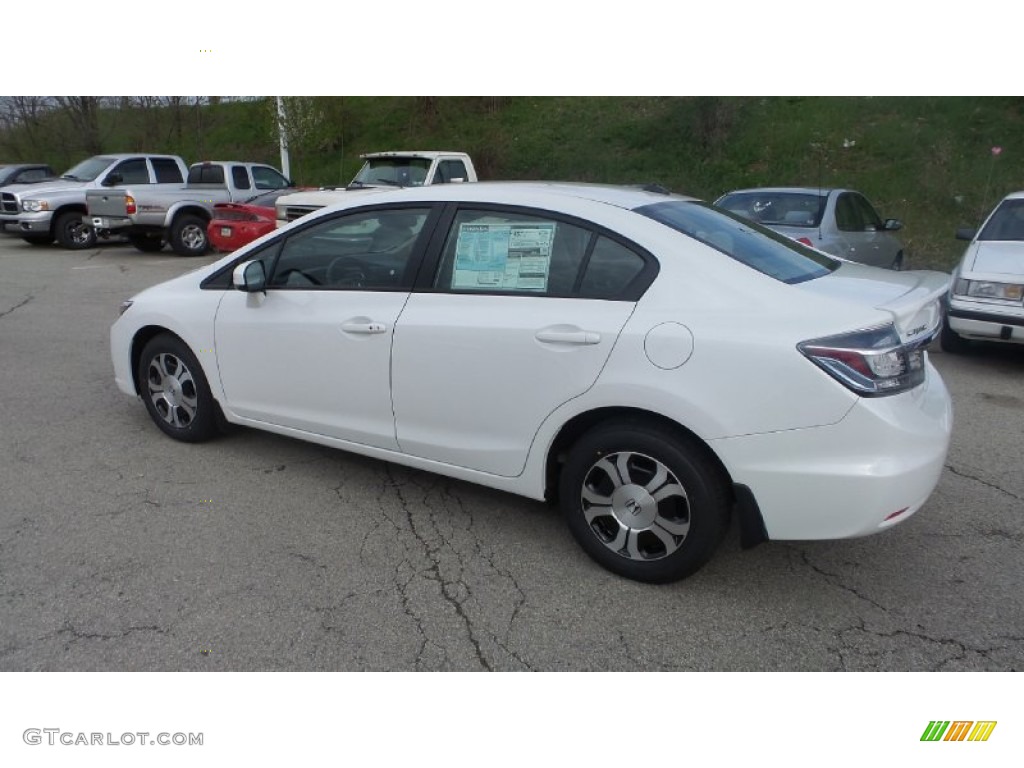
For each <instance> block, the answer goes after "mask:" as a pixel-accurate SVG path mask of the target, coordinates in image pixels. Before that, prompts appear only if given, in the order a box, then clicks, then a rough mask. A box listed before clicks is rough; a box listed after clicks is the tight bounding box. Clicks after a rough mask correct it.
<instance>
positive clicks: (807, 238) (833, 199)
mask: <svg viewBox="0 0 1024 768" xmlns="http://www.w3.org/2000/svg"><path fill="white" fill-rule="evenodd" d="M715 205H717V206H718V207H720V208H724V209H725V210H726V211H729V212H731V213H735V214H738V215H739V216H742V217H744V218H746V219H750V220H751V221H754V222H757V223H758V224H761V225H762V226H765V227H768V228H769V229H773V230H775V231H776V232H779V233H781V234H783V235H786V236H788V237H792V238H793V239H794V240H798V241H799V242H801V243H803V244H804V245H808V246H810V247H812V248H817V249H818V250H819V251H824V252H825V253H829V254H832V255H833V256H838V257H840V258H842V259H848V260H849V261H857V262H860V263H861V264H870V265H871V266H875V267H887V268H889V269H902V268H903V262H904V257H903V243H901V242H900V240H899V239H898V238H897V237H896V236H895V235H894V234H893V233H894V232H896V231H897V230H899V229H901V228H902V227H903V223H902V222H900V221H899V220H898V219H884V220H883V219H882V217H881V216H879V215H878V212H877V211H875V208H874V206H873V205H871V203H870V202H868V199H867V198H866V197H864V195H862V194H861V193H860V192H855V191H854V190H852V189H818V188H816V187H771V188H763V189H741V190H737V191H735V192H728V193H726V194H725V195H723V196H722V197H720V198H718V200H717V201H715Z"/></svg>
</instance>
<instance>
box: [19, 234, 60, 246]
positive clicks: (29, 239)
mask: <svg viewBox="0 0 1024 768" xmlns="http://www.w3.org/2000/svg"><path fill="white" fill-rule="evenodd" d="M21 239H22V240H24V241H25V242H26V243H28V244H29V245H50V244H51V243H53V238H52V237H50V236H49V235H22V237H21Z"/></svg>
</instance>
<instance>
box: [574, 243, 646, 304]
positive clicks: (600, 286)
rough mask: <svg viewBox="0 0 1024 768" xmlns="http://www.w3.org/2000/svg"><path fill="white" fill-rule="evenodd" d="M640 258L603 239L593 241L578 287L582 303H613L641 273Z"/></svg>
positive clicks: (628, 250) (619, 245)
mask: <svg viewBox="0 0 1024 768" xmlns="http://www.w3.org/2000/svg"><path fill="white" fill-rule="evenodd" d="M644 264H645V262H644V259H643V257H642V256H640V255H639V254H637V253H636V252H634V251H633V250H631V249H629V248H627V247H626V246H624V245H621V244H620V243H617V242H615V241H614V240H611V239H609V238H607V237H599V238H597V243H596V244H595V245H594V250H593V252H592V253H591V254H590V261H588V262H587V270H586V272H584V273H583V282H582V283H581V284H580V296H582V297H583V298H586V299H614V298H617V297H618V296H621V295H622V294H623V293H625V292H626V289H627V287H628V286H629V284H630V283H632V282H633V280H635V279H636V277H637V276H638V275H639V274H640V273H641V272H643V270H644Z"/></svg>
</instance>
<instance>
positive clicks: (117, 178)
mask: <svg viewBox="0 0 1024 768" xmlns="http://www.w3.org/2000/svg"><path fill="white" fill-rule="evenodd" d="M122 181H124V177H123V176H122V175H121V174H120V173H116V172H115V173H108V174H107V177H106V178H105V179H103V186H104V187H112V186H114V185H115V184H120V183H121V182H122Z"/></svg>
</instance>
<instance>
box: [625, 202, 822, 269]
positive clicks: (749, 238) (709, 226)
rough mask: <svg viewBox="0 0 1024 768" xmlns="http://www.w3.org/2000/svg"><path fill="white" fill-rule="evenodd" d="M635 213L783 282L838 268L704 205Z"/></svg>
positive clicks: (656, 205)
mask: <svg viewBox="0 0 1024 768" xmlns="http://www.w3.org/2000/svg"><path fill="white" fill-rule="evenodd" d="M636 212H637V213H640V214H642V215H644V216H647V217H648V218H651V219H654V220H655V221H658V222H661V223H662V224H664V225H666V226H668V227H671V228H672V229H674V230H676V231H677V232H681V233H683V234H684V235H687V236H688V237H692V238H693V239H695V240H699V241H700V242H702V243H704V244H705V245H710V246H711V247H712V248H714V249H715V250H718V251H721V252H722V253H724V254H725V255H726V256H729V257H730V258H733V259H736V261H739V262H740V263H742V264H745V265H747V266H748V267H750V268H751V269H756V270H757V271H758V272H761V273H762V274H765V275H768V276H769V277H773V278H775V279H776V280H781V281H782V282H784V283H802V282H804V281H805V280H813V279H815V278H817V277H823V276H824V275H827V274H829V273H830V272H832V271H834V270H836V269H838V268H839V264H840V262H839V261H837V260H835V259H833V258H832V257H830V256H826V255H825V254H824V253H821V252H820V251H816V250H814V249H812V248H807V247H806V246H803V245H801V244H800V243H798V242H797V241H796V240H792V239H790V238H788V237H786V236H785V235H780V234H779V233H777V232H773V231H772V230H770V229H767V228H765V227H762V226H760V225H758V224H755V223H753V222H751V221H750V220H749V219H744V218H743V217H741V216H739V215H738V214H733V213H729V212H727V211H724V210H722V209H720V208H714V207H712V206H710V205H708V204H706V203H701V202H694V201H685V200H673V201H668V202H664V203H654V204H652V205H645V206H642V207H640V208H637V209H636Z"/></svg>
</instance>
